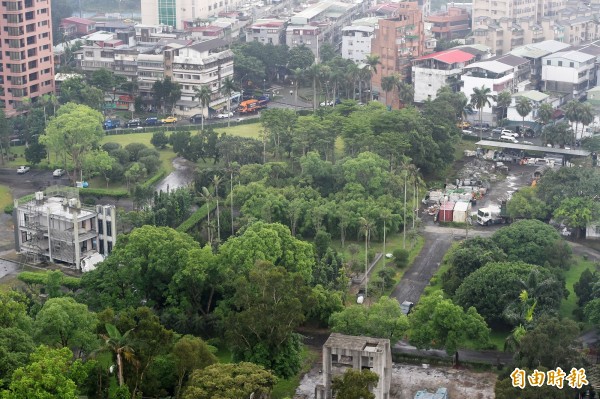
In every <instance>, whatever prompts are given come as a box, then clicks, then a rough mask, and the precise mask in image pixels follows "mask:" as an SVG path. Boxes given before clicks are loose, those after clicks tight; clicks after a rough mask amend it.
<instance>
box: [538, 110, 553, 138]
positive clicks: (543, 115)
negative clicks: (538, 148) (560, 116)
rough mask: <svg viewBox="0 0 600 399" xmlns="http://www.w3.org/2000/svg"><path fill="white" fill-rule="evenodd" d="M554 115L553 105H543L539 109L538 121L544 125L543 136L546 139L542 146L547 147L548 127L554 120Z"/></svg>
mask: <svg viewBox="0 0 600 399" xmlns="http://www.w3.org/2000/svg"><path fill="white" fill-rule="evenodd" d="M553 115H554V108H552V104H550V103H543V104H542V105H540V107H539V108H538V113H537V116H538V120H539V121H540V123H541V124H542V134H543V135H544V139H543V141H542V145H546V125H547V124H548V123H550V121H551V120H552V116H553Z"/></svg>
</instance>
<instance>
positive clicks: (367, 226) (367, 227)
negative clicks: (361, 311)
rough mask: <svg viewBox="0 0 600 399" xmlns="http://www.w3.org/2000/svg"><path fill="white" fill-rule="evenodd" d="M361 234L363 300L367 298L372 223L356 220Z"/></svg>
mask: <svg viewBox="0 0 600 399" xmlns="http://www.w3.org/2000/svg"><path fill="white" fill-rule="evenodd" d="M358 222H359V223H360V229H361V232H362V233H363V234H364V235H365V298H367V289H368V288H367V287H368V286H369V273H368V271H369V239H370V238H371V231H372V230H373V223H372V222H371V221H370V220H369V219H367V218H364V217H361V218H360V219H358Z"/></svg>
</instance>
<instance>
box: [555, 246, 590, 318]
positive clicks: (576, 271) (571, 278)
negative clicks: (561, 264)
mask: <svg viewBox="0 0 600 399" xmlns="http://www.w3.org/2000/svg"><path fill="white" fill-rule="evenodd" d="M574 259H575V263H574V264H573V266H571V268H570V269H569V270H567V271H566V272H565V283H566V287H567V290H569V296H568V298H567V299H564V298H563V300H562V302H561V303H560V315H561V316H562V317H566V318H569V319H573V310H575V309H576V308H577V295H575V291H574V289H573V284H575V283H576V282H577V281H579V277H580V276H581V273H583V271H584V270H585V269H590V271H592V272H593V271H594V270H596V267H595V266H594V263H593V262H591V261H588V260H585V259H583V258H581V257H575V258H574Z"/></svg>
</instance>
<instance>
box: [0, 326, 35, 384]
mask: <svg viewBox="0 0 600 399" xmlns="http://www.w3.org/2000/svg"><path fill="white" fill-rule="evenodd" d="M34 350H35V345H34V343H33V339H32V338H31V335H30V334H29V333H27V332H25V331H23V330H21V329H20V328H17V327H4V328H1V329H0V392H1V389H2V388H6V387H8V384H9V383H10V380H11V376H12V373H13V372H14V371H15V370H16V369H18V368H19V367H23V366H25V365H26V364H27V361H28V359H29V354H30V353H31V352H33V351H34Z"/></svg>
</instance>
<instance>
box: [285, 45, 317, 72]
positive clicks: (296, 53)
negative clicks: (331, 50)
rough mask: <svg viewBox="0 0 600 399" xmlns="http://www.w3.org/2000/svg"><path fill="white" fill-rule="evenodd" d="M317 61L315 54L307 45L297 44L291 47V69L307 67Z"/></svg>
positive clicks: (289, 65)
mask: <svg viewBox="0 0 600 399" xmlns="http://www.w3.org/2000/svg"><path fill="white" fill-rule="evenodd" d="M314 62H315V56H314V54H313V52H312V51H311V49H309V48H308V47H306V46H297V47H293V48H291V49H290V52H289V56H288V64H287V67H288V68H289V69H290V70H295V69H298V68H299V69H307V68H308V67H310V66H311V65H313V63H314Z"/></svg>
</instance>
